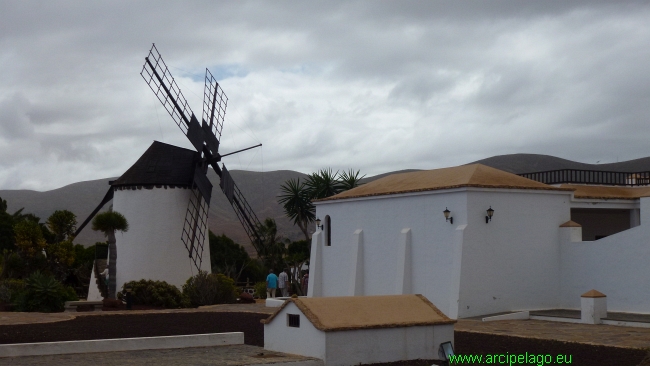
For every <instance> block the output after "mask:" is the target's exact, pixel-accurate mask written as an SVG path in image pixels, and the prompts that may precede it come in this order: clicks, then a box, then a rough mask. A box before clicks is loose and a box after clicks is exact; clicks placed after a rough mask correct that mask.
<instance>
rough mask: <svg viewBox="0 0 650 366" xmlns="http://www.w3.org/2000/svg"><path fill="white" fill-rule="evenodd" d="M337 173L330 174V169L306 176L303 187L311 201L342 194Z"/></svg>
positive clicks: (341, 186)
mask: <svg viewBox="0 0 650 366" xmlns="http://www.w3.org/2000/svg"><path fill="white" fill-rule="evenodd" d="M338 174H339V172H338V171H337V172H336V173H332V169H331V168H327V169H321V170H320V171H318V172H317V173H311V174H309V175H308V176H307V181H306V182H305V186H306V187H307V190H308V191H309V192H310V195H311V198H312V199H321V198H326V197H329V196H333V195H335V194H337V193H340V192H342V191H343V190H344V189H343V185H342V184H341V182H340V181H339V180H338V179H337V176H338Z"/></svg>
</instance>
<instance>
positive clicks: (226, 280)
mask: <svg viewBox="0 0 650 366" xmlns="http://www.w3.org/2000/svg"><path fill="white" fill-rule="evenodd" d="M237 295H238V293H237V289H236V287H235V281H234V280H232V279H231V278H230V277H227V276H224V275H223V274H221V273H208V272H205V271H199V273H198V274H196V276H192V277H190V278H189V279H188V280H187V282H185V285H183V296H185V297H186V298H187V299H188V301H189V303H190V305H191V306H204V305H214V304H229V303H233V302H235V299H236V298H237Z"/></svg>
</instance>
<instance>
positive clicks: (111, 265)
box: [108, 231, 117, 299]
mask: <svg viewBox="0 0 650 366" xmlns="http://www.w3.org/2000/svg"><path fill="white" fill-rule="evenodd" d="M116 262H117V245H115V231H110V232H109V233H108V298H109V299H115V298H116V297H115V295H116V291H115V290H116V289H115V288H116V287H117V278H116V272H117V270H116V269H117V267H116V265H115V264H116Z"/></svg>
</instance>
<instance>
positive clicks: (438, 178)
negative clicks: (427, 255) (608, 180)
mask: <svg viewBox="0 0 650 366" xmlns="http://www.w3.org/2000/svg"><path fill="white" fill-rule="evenodd" d="M460 187H480V188H502V189H535V190H548V191H571V189H567V188H562V187H554V186H551V185H548V184H544V183H540V182H537V181H534V180H532V179H528V178H524V177H520V176H518V175H516V174H512V173H508V172H504V171H503V170H499V169H495V168H491V167H489V166H486V165H482V164H470V165H461V166H457V167H451V168H443V169H434V170H423V171H417V172H409V173H400V174H392V175H389V176H386V177H383V178H380V179H377V180H375V181H372V182H370V183H367V184H363V185H361V186H358V187H356V188H353V189H350V190H348V191H345V192H341V193H339V194H337V195H334V196H332V197H328V198H324V199H321V200H318V201H329V200H339V199H346V198H357V197H370V196H380V195H390V194H398V193H409V192H422V191H433V190H440V189H451V188H460Z"/></svg>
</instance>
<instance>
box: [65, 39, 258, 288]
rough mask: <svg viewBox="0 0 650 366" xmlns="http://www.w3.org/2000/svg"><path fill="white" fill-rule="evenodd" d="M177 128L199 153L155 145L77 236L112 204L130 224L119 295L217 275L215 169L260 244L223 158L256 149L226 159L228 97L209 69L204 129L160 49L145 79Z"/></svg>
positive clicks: (121, 253)
mask: <svg viewBox="0 0 650 366" xmlns="http://www.w3.org/2000/svg"><path fill="white" fill-rule="evenodd" d="M141 75H142V77H143V78H144V79H145V81H146V82H147V84H148V85H149V87H150V88H151V89H152V90H153V91H154V93H155V94H156V96H157V97H158V99H159V100H160V101H161V102H162V104H163V106H164V107H165V109H166V110H167V112H169V114H170V115H171V117H172V118H173V120H174V122H176V124H177V125H178V127H179V128H180V129H181V131H183V133H184V134H185V135H186V136H187V138H188V139H189V140H190V142H191V143H192V145H193V146H194V147H195V148H196V151H193V150H188V149H184V148H180V147H176V146H172V145H168V144H164V143H161V142H158V141H155V142H154V143H153V144H152V145H151V146H150V147H149V149H147V151H146V152H145V153H144V154H143V155H142V156H141V157H140V158H139V159H138V161H136V163H135V164H133V166H131V168H129V169H128V170H127V171H126V172H125V173H124V174H123V175H122V176H121V177H120V178H118V179H117V180H115V181H112V182H110V184H111V188H110V189H109V190H108V192H107V193H106V195H105V197H104V199H103V200H102V202H101V203H100V204H99V205H98V206H97V208H96V209H95V210H94V211H93V212H92V213H91V214H90V216H89V217H88V218H87V219H86V220H85V221H84V222H83V223H82V224H81V225H80V226H79V228H78V229H77V232H76V233H75V236H76V235H77V234H78V233H79V232H81V230H82V229H83V228H84V227H85V226H86V225H87V224H88V223H89V222H90V220H91V219H92V218H93V217H94V216H95V214H97V212H99V210H101V208H102V207H103V206H104V205H105V204H106V203H108V202H109V201H111V200H113V208H114V210H115V211H117V212H120V213H121V214H123V215H124V216H125V217H126V219H127V221H128V222H129V231H128V232H125V233H123V234H120V235H119V236H118V238H117V251H116V252H117V261H116V267H117V269H116V272H117V274H116V282H117V290H118V291H119V290H120V289H121V288H122V285H123V284H124V283H125V282H128V281H133V280H140V279H151V280H163V281H166V282H168V283H170V284H173V285H176V286H179V287H180V286H181V285H182V284H184V283H185V281H186V280H187V279H188V278H189V277H190V276H192V275H193V274H196V272H197V271H198V270H205V271H208V272H209V271H210V252H209V245H208V236H207V233H208V227H207V222H208V221H207V219H208V208H209V205H210V197H211V195H212V184H211V183H210V181H209V179H208V177H207V170H208V169H209V167H212V168H213V169H214V171H215V172H216V173H217V175H218V176H219V178H220V187H221V190H222V191H223V193H224V194H225V195H226V198H227V199H228V201H229V202H230V204H231V205H232V207H233V209H234V210H235V213H236V214H237V217H238V218H239V220H240V222H241V223H242V225H243V226H244V229H245V231H246V233H247V234H248V237H249V238H250V240H251V242H252V243H253V245H254V246H255V247H257V246H258V245H259V244H258V243H259V242H260V237H259V235H258V233H257V227H258V226H259V225H260V222H259V219H258V218H257V216H256V215H255V213H254V212H253V210H252V209H251V207H250V205H249V204H248V202H247V201H246V199H245V198H244V196H243V194H242V193H241V191H240V190H239V188H238V187H237V185H236V184H235V182H234V181H233V179H232V177H231V175H230V173H229V172H228V170H227V169H226V166H225V165H222V167H219V165H218V164H217V163H218V162H219V161H220V160H221V158H222V157H223V156H227V155H231V154H235V153H238V152H241V151H245V150H248V149H252V148H254V147H257V146H261V144H260V145H257V146H253V147H249V148H246V149H242V150H239V151H235V152H232V153H230V154H225V155H220V154H219V152H218V150H219V138H220V137H221V129H222V127H223V121H224V116H225V111H226V105H227V100H228V99H227V97H226V95H225V94H224V93H223V90H222V89H221V87H220V86H219V84H218V83H217V82H216V80H215V79H214V77H213V76H212V74H211V73H210V71H209V70H207V69H206V76H205V88H204V100H203V116H202V117H203V118H202V119H203V120H202V123H201V124H199V122H198V120H197V118H196V116H195V115H194V113H193V112H192V110H191V109H190V107H189V106H188V104H187V101H186V100H185V97H184V96H183V94H182V93H181V91H180V89H179V88H178V85H177V84H176V82H175V81H174V78H173V77H172V76H171V74H170V72H169V69H168V68H167V66H166V65H165V63H164V61H163V60H162V57H161V56H160V53H158V50H157V49H156V46H155V45H153V46H152V48H151V50H150V51H149V55H148V57H146V58H145V64H144V67H143V69H142V72H141ZM97 275H98V268H94V269H93V276H92V278H91V283H90V287H89V288H90V290H89V295H88V299H89V300H94V299H97V298H100V297H101V295H100V292H101V289H98V288H97V286H95V285H94V281H95V276H97Z"/></svg>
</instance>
